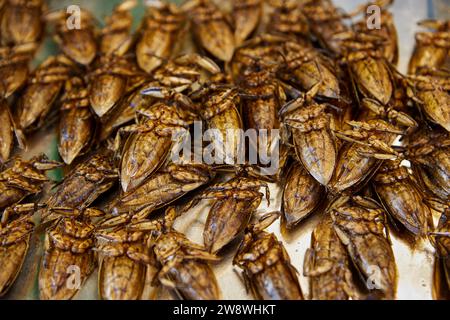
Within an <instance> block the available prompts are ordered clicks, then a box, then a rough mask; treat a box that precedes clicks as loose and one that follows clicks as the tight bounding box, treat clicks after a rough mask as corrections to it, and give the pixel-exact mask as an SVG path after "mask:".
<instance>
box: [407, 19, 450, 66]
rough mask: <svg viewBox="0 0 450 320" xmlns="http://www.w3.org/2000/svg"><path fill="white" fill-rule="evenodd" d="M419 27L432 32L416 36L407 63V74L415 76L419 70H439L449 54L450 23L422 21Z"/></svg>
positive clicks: (420, 33)
mask: <svg viewBox="0 0 450 320" xmlns="http://www.w3.org/2000/svg"><path fill="white" fill-rule="evenodd" d="M419 25H420V26H423V27H426V28H430V29H432V30H434V31H431V32H430V31H428V32H419V33H417V34H416V46H415V48H414V52H413V54H412V57H411V59H410V61H409V68H408V73H409V74H416V73H418V72H420V70H421V69H423V68H425V69H440V68H442V67H443V65H444V63H445V61H446V59H447V58H448V54H449V48H450V46H449V40H450V23H449V22H448V21H437V20H424V21H421V22H419Z"/></svg>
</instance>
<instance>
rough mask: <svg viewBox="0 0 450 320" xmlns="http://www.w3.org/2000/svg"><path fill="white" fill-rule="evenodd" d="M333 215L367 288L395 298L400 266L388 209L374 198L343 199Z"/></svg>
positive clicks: (372, 291)
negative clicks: (391, 236) (391, 239)
mask: <svg viewBox="0 0 450 320" xmlns="http://www.w3.org/2000/svg"><path fill="white" fill-rule="evenodd" d="M329 212H330V214H331V218H332V219H333V226H334V229H335V231H336V234H337V236H338V237H339V239H340V240H341V242H342V243H343V244H344V246H345V247H346V248H347V252H348V254H349V255H350V257H351V259H352V261H353V263H354V264H355V266H356V268H357V270H358V272H359V274H360V275H361V277H362V279H363V281H364V282H365V285H366V287H367V289H368V290H370V292H371V293H374V294H375V296H376V295H378V294H379V296H380V297H381V298H383V299H388V300H389V299H395V293H396V290H397V267H396V265H395V258H394V253H393V251H392V247H391V243H390V240H389V233H388V229H387V225H386V213H385V211H384V209H382V208H381V206H380V205H379V204H378V203H376V202H375V201H374V200H372V199H370V198H363V197H360V196H355V197H351V198H350V197H347V196H343V197H341V198H339V199H337V200H336V202H335V203H333V204H332V205H331V208H330V211H329Z"/></svg>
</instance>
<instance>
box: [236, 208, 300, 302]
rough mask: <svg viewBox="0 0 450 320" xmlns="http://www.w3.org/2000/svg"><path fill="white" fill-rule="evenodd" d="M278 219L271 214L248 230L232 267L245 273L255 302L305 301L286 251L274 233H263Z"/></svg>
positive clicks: (295, 271) (275, 215)
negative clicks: (236, 267)
mask: <svg viewBox="0 0 450 320" xmlns="http://www.w3.org/2000/svg"><path fill="white" fill-rule="evenodd" d="M277 218H278V215H277V214H274V213H269V214H266V215H265V216H263V217H262V219H261V220H260V221H259V222H258V223H256V224H253V225H250V226H249V227H247V229H246V231H245V236H244V240H243V241H242V243H241V245H240V247H239V249H238V252H237V253H236V256H235V257H234V260H233V265H236V266H238V267H239V268H241V269H243V276H244V278H245V279H246V283H248V284H249V286H250V289H251V291H252V293H253V296H254V297H255V299H260V300H303V294H302V291H301V289H300V284H299V282H298V277H297V270H295V268H294V267H293V266H292V264H291V261H290V259H289V256H288V254H287V252H286V249H285V248H284V246H283V244H282V242H279V241H278V239H277V238H276V236H275V235H274V234H273V233H268V232H266V231H264V229H265V228H266V227H267V226H269V225H270V224H272V223H273V221H274V220H275V219H277Z"/></svg>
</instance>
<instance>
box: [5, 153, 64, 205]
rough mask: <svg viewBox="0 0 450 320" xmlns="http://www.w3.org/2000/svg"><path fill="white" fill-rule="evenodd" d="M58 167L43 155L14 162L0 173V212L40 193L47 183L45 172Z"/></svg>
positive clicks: (58, 164) (57, 163)
mask: <svg viewBox="0 0 450 320" xmlns="http://www.w3.org/2000/svg"><path fill="white" fill-rule="evenodd" d="M59 166H61V163H59V162H56V161H52V160H49V159H48V158H47V156H45V155H40V156H37V157H35V158H33V159H31V160H29V161H25V160H22V159H17V160H16V161H14V164H13V165H12V166H11V167H9V168H7V169H5V170H4V171H2V172H0V210H2V209H5V208H6V207H9V206H13V205H15V204H17V203H19V202H20V201H22V200H23V199H24V198H26V197H28V196H31V195H36V194H38V193H40V192H41V191H42V189H43V187H44V183H45V182H47V181H48V178H47V177H46V176H45V171H48V170H52V169H55V168H57V167H59Z"/></svg>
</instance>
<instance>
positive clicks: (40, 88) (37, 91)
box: [15, 55, 74, 131]
mask: <svg viewBox="0 0 450 320" xmlns="http://www.w3.org/2000/svg"><path fill="white" fill-rule="evenodd" d="M73 67H74V64H73V62H72V61H71V60H69V59H68V58H67V57H66V56H64V55H58V56H50V57H49V58H47V59H46V60H45V61H44V62H43V63H41V65H40V66H39V67H38V68H37V69H36V70H35V71H34V72H33V74H32V76H31V79H30V80H28V85H27V87H26V88H25V90H24V92H23V93H22V94H21V95H20V97H19V101H18V103H17V107H16V110H15V118H16V119H17V125H18V127H19V128H20V129H21V130H24V131H32V130H35V129H38V128H40V127H42V126H43V125H44V122H45V121H46V120H48V118H47V116H49V115H50V114H51V113H52V107H53V105H54V103H55V102H56V100H57V98H58V97H59V95H60V93H61V90H62V88H63V87H64V83H65V81H66V80H68V78H69V77H70V73H71V72H72V70H73ZM49 117H50V116H49Z"/></svg>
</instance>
